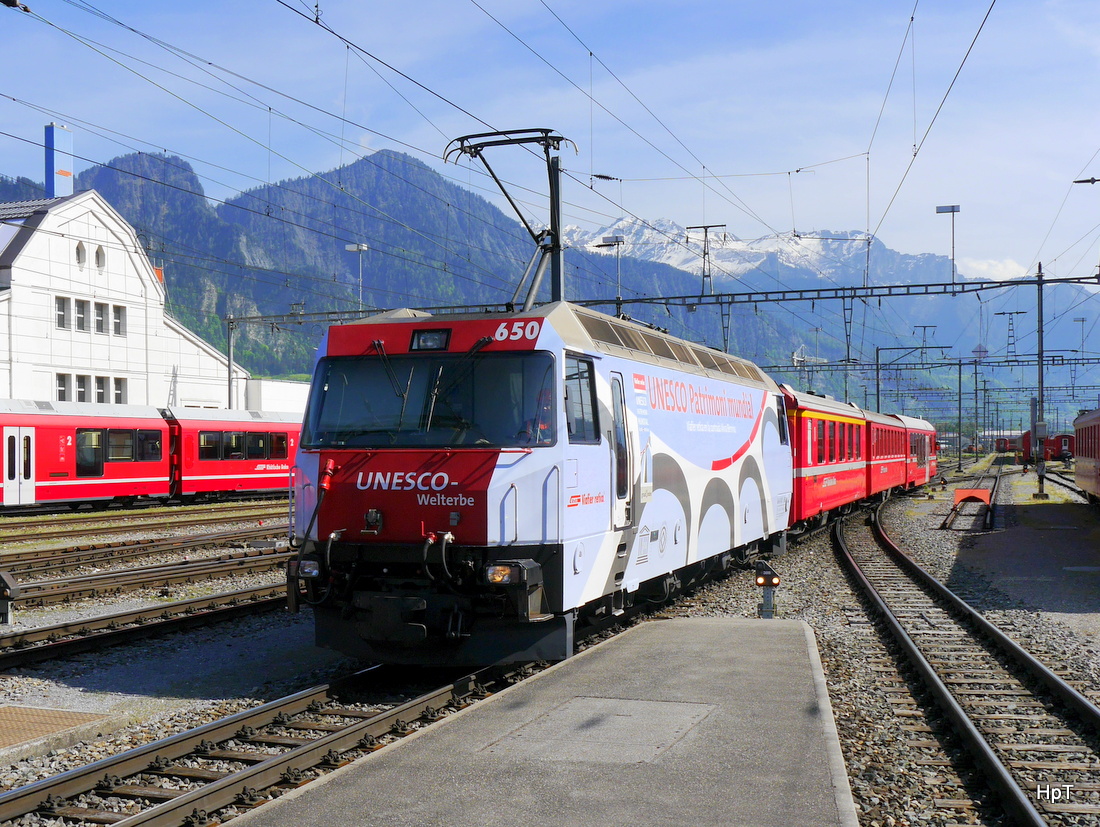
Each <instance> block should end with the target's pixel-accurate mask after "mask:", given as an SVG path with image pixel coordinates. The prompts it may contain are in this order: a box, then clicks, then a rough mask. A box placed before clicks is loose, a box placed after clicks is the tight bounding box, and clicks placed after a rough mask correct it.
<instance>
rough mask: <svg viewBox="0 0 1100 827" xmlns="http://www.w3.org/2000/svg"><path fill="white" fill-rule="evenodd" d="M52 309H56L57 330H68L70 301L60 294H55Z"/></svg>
mask: <svg viewBox="0 0 1100 827" xmlns="http://www.w3.org/2000/svg"><path fill="white" fill-rule="evenodd" d="M53 304H54V309H55V310H56V311H57V327H58V329H59V330H68V329H69V325H70V323H71V322H70V317H69V313H70V312H71V310H70V302H69V300H68V299H66V298H63V297H62V296H55V297H54V300H53Z"/></svg>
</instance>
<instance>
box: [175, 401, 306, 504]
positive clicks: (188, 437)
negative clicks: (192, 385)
mask: <svg viewBox="0 0 1100 827" xmlns="http://www.w3.org/2000/svg"><path fill="white" fill-rule="evenodd" d="M162 413H163V416H164V419H165V420H166V421H167V423H168V427H169V429H170V432H171V436H172V453H173V466H172V469H171V478H172V496H173V497H183V498H194V497H202V496H209V495H212V494H219V493H223V492H226V493H233V492H244V491H260V492H263V491H289V488H290V469H291V468H292V467H293V466H294V459H295V455H296V452H297V448H298V431H299V429H300V428H301V421H300V418H298V417H296V416H294V415H292V414H275V413H258V412H256V411H225V410H205V409H199V408H175V409H165V410H164V411H163V412H162Z"/></svg>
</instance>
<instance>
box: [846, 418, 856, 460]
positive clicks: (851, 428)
mask: <svg viewBox="0 0 1100 827" xmlns="http://www.w3.org/2000/svg"><path fill="white" fill-rule="evenodd" d="M855 436H856V426H855V425H853V424H852V423H851V422H849V423H848V459H855V455H856V439H855Z"/></svg>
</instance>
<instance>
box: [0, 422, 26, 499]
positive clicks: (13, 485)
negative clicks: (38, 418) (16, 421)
mask: <svg viewBox="0 0 1100 827" xmlns="http://www.w3.org/2000/svg"><path fill="white" fill-rule="evenodd" d="M0 454H3V461H4V505H30V504H31V503H33V502H34V428H4V449H3V451H0Z"/></svg>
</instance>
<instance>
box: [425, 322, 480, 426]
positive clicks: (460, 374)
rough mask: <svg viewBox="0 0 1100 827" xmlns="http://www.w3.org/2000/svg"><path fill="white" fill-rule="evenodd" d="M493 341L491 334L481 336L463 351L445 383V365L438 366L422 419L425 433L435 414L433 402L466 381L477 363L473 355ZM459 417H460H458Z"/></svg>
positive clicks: (452, 410)
mask: <svg viewBox="0 0 1100 827" xmlns="http://www.w3.org/2000/svg"><path fill="white" fill-rule="evenodd" d="M492 341H493V337H492V336H482V337H481V338H480V339H478V340H477V341H476V342H474V344H473V346H472V347H471V348H470V349H469V350H467V351H466V352H465V353H463V354H462V355H461V356H460V357H458V359H456V360H455V363H454V364H453V365H451V376H450V379H449V380H448V381H447V384H446V385H445V386H443V384H442V382H443V374H444V372H445V370H446V365H440V366H439V373H437V374H436V376H435V382H433V383H432V390H431V393H430V394H429V395H428V411H427V417H426V418H425V420H424V432H425V433H427V432H428V431H430V430H431V427H432V417H433V416H434V415H435V404H436V402H437V401H438V399H439V397H440V395H441V394H444V393H448V394H449V393H450V392H451V391H453V390H454V389H455V388H457V387H458V386H459V385H460V384H461V383H462V382H465V381H466V378H467V377H468V376H469V375H470V374H471V373H473V370H474V365H475V364H476V363H477V362H476V360H475V359H474V357H475V356H476V355H477V353H478V351H480V350H481V349H482V348H484V347H485V346H486V345H488V344H489V343H490V342H492ZM447 407H448V408H451V412H452V413H454V408H452V407H451V406H450V405H448V406H447ZM459 418H461V417H459Z"/></svg>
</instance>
